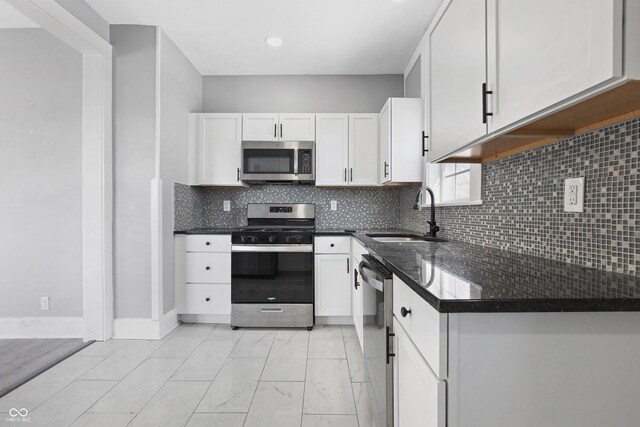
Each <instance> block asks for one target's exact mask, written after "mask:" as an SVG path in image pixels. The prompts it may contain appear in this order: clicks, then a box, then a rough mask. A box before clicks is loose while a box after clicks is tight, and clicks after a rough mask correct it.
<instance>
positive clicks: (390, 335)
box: [387, 326, 396, 365]
mask: <svg viewBox="0 0 640 427" xmlns="http://www.w3.org/2000/svg"><path fill="white" fill-rule="evenodd" d="M395 336H396V334H392V333H391V331H389V327H388V326H387V365H388V364H389V359H390V358H392V357H394V356H395V355H396V354H395V353H391V351H390V350H391V349H390V346H389V338H391V337H395Z"/></svg>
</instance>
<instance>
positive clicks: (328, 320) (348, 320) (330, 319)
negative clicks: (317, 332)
mask: <svg viewBox="0 0 640 427" xmlns="http://www.w3.org/2000/svg"><path fill="white" fill-rule="evenodd" d="M316 325H353V317H351V316H316Z"/></svg>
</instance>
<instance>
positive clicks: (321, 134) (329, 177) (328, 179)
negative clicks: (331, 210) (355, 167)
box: [316, 114, 349, 186]
mask: <svg viewBox="0 0 640 427" xmlns="http://www.w3.org/2000/svg"><path fill="white" fill-rule="evenodd" d="M316 127H317V129H316V185H326V186H346V185H349V182H348V176H347V169H348V167H349V115H347V114H318V115H316Z"/></svg>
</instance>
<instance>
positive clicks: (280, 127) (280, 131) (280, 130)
mask: <svg viewBox="0 0 640 427" xmlns="http://www.w3.org/2000/svg"><path fill="white" fill-rule="evenodd" d="M280 138H282V123H280Z"/></svg>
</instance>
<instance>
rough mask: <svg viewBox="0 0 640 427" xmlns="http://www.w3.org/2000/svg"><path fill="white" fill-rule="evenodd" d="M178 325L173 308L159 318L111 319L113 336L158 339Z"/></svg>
mask: <svg viewBox="0 0 640 427" xmlns="http://www.w3.org/2000/svg"><path fill="white" fill-rule="evenodd" d="M177 326H178V315H177V314H176V311H175V310H171V311H170V312H168V313H166V314H165V315H164V316H163V317H162V319H160V320H152V319H150V318H140V319H135V318H119V319H113V338H121V339H122V338H126V339H134V340H135V339H138V340H159V339H162V338H164V337H165V336H166V335H167V334H168V333H169V332H171V331H172V330H173V329H174V328H176V327H177Z"/></svg>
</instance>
